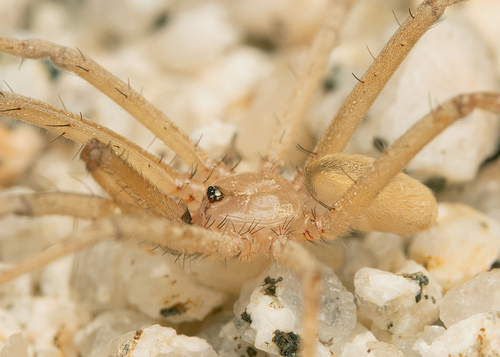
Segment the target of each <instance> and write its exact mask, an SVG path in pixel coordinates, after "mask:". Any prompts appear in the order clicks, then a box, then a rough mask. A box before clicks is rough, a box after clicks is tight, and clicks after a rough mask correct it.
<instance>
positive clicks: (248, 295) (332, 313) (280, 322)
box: [234, 265, 356, 356]
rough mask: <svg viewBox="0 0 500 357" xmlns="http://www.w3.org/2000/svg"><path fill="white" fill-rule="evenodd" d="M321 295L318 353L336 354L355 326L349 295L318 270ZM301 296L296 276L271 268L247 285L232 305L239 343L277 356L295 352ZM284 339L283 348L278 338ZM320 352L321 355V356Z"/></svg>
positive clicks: (330, 273) (326, 270)
mask: <svg viewBox="0 0 500 357" xmlns="http://www.w3.org/2000/svg"><path fill="white" fill-rule="evenodd" d="M322 281H323V289H324V290H323V294H322V300H321V308H320V312H319V315H318V318H319V329H318V331H319V335H318V339H319V341H318V344H317V347H318V354H319V355H327V356H330V352H329V351H328V350H326V349H325V347H326V348H328V349H329V350H330V351H332V352H333V353H339V352H340V348H341V347H342V345H343V344H344V343H345V342H346V341H347V339H348V337H349V334H350V333H351V331H352V329H353V328H354V327H355V325H356V313H355V311H356V308H355V305H354V302H353V296H352V294H351V293H349V292H347V291H346V290H345V289H344V288H343V287H342V285H341V283H340V281H339V279H338V278H337V277H336V276H335V274H334V273H333V271H332V270H331V269H330V268H326V267H324V268H323V269H322ZM302 304H303V300H302V294H301V286H300V282H299V280H298V279H297V277H296V276H295V275H294V274H293V273H292V272H290V271H289V270H288V269H286V268H283V267H280V266H278V265H274V266H272V267H271V268H269V269H268V270H266V271H265V272H264V273H263V274H262V275H261V276H260V277H259V278H257V280H256V282H254V283H252V284H247V285H246V286H245V287H244V288H243V290H242V293H241V295H240V298H239V300H238V301H237V302H236V304H235V306H234V312H235V315H236V317H235V320H234V323H235V326H236V329H237V330H238V332H239V333H240V335H241V336H242V338H243V340H245V341H247V342H249V343H252V344H254V345H255V347H257V348H258V349H261V350H263V351H266V352H268V353H274V354H279V353H280V352H281V353H284V351H285V350H287V351H289V353H291V352H290V351H293V350H297V349H298V343H299V341H300V337H301V334H302V329H301V322H302ZM282 337H286V338H285V339H286V340H288V343H287V344H286V345H284V344H281V343H280V338H282ZM322 353H324V354H322Z"/></svg>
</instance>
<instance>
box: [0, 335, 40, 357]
mask: <svg viewBox="0 0 500 357" xmlns="http://www.w3.org/2000/svg"><path fill="white" fill-rule="evenodd" d="M29 352H30V351H29V341H28V339H27V338H26V337H24V336H23V334H22V333H20V332H18V333H15V334H13V335H10V336H9V337H8V338H7V341H5V344H4V345H3V348H2V349H1V350H0V357H14V356H15V357H29V356H32V355H33V354H32V353H29Z"/></svg>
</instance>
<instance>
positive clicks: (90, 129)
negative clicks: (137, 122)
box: [0, 92, 179, 192]
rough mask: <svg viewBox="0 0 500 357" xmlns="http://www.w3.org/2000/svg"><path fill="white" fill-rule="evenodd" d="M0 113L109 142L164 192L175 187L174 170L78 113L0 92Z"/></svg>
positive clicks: (77, 136) (81, 137) (81, 141)
mask: <svg viewBox="0 0 500 357" xmlns="http://www.w3.org/2000/svg"><path fill="white" fill-rule="evenodd" d="M0 114H2V115H5V116H8V117H10V118H13V119H19V120H23V121H26V122H28V123H32V124H34V125H37V126H39V127H41V128H45V129H48V130H50V131H53V132H55V133H57V134H59V135H63V136H64V137H66V138H68V139H71V140H73V141H75V142H77V143H79V144H82V145H86V144H87V142H89V141H90V140H91V139H94V138H96V139H98V140H99V141H101V142H104V143H109V144H110V145H111V147H112V149H113V150H114V151H115V152H116V153H117V154H123V152H126V153H127V160H128V161H129V162H130V164H131V165H132V166H134V167H135V168H136V170H138V171H140V172H141V173H142V174H143V175H144V176H146V177H147V178H148V179H149V180H150V181H151V182H153V183H154V184H155V185H156V186H158V187H160V188H161V189H162V190H163V191H165V192H172V191H175V190H176V189H177V184H176V180H178V178H179V173H178V172H177V171H175V170H174V169H172V168H170V167H169V166H167V165H165V164H162V163H160V162H158V159H156V158H155V157H154V156H153V155H151V154H150V153H148V152H147V151H145V150H143V149H141V148H140V147H139V146H137V145H136V144H134V143H132V142H131V141H129V140H127V139H126V138H124V137H122V136H120V135H118V134H116V133H114V132H113V131H111V130H109V129H107V128H105V127H102V126H100V125H97V124H96V123H94V122H92V121H90V120H88V119H86V118H84V117H83V116H81V115H77V114H74V113H72V112H70V111H67V110H64V109H59V108H56V107H54V106H52V105H49V104H47V103H44V102H42V101H39V100H36V99H32V98H27V97H23V96H21V95H18V94H14V93H8V92H0Z"/></svg>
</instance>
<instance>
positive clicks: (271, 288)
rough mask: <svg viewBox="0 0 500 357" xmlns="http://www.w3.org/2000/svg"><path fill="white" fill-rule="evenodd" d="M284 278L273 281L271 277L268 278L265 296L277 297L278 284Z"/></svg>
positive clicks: (265, 284)
mask: <svg viewBox="0 0 500 357" xmlns="http://www.w3.org/2000/svg"><path fill="white" fill-rule="evenodd" d="M282 280H283V278H282V277H281V276H280V277H278V278H277V279H273V278H271V277H269V276H268V277H267V278H265V279H264V285H263V286H265V288H264V295H267V296H276V284H278V283H279V282H280V281H282Z"/></svg>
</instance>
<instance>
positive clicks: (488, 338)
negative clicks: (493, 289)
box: [415, 310, 500, 357]
mask: <svg viewBox="0 0 500 357" xmlns="http://www.w3.org/2000/svg"><path fill="white" fill-rule="evenodd" d="M415 349H418V351H419V352H420V353H421V355H422V357H440V356H452V357H461V356H467V357H472V356H477V357H479V356H488V357H490V356H491V357H493V356H498V351H500V312H498V311H496V310H489V311H487V312H483V313H480V314H477V315H473V316H471V317H469V318H467V319H465V320H462V321H460V322H459V323H457V324H455V325H452V326H450V328H448V330H446V332H444V334H443V335H442V336H440V337H438V338H437V339H435V340H434V342H433V343H432V344H431V345H428V344H427V343H426V342H424V341H418V342H417V343H416V344H415Z"/></svg>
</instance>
